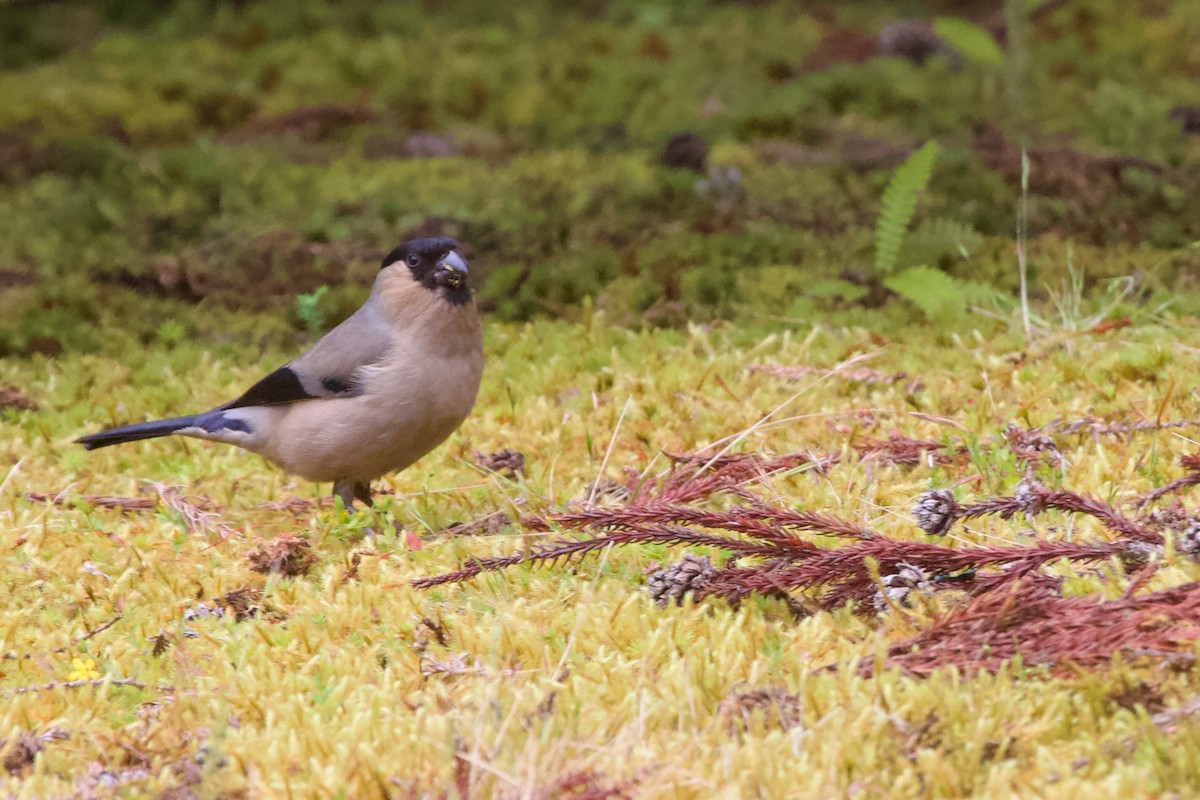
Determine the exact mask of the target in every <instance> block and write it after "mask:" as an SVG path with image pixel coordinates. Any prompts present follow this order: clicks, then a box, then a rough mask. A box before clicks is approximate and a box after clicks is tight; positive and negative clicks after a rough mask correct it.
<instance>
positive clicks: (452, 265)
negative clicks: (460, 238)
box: [381, 236, 471, 305]
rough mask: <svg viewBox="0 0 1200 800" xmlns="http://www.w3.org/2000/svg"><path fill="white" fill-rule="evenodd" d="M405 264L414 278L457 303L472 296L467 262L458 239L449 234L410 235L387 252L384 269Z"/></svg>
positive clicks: (459, 303) (465, 300) (468, 299)
mask: <svg viewBox="0 0 1200 800" xmlns="http://www.w3.org/2000/svg"><path fill="white" fill-rule="evenodd" d="M391 266H396V267H401V266H402V267H406V268H407V269H408V271H409V272H411V273H412V276H413V280H415V281H416V282H417V283H419V284H421V285H422V286H424V287H425V288H427V289H430V290H431V291H439V290H440V291H439V293H440V294H441V295H442V296H443V297H445V298H446V299H447V300H449V301H450V302H451V303H453V304H455V305H462V304H464V303H468V302H470V300H471V290H470V288H468V286H467V262H466V259H464V258H463V257H462V256H461V255H459V253H458V242H457V241H455V240H454V239H451V238H450V237H448V236H429V237H425V238H423V239H411V240H409V241H407V242H405V243H404V244H402V245H400V246H399V247H397V248H396V249H395V250H393V251H392V252H390V253H388V254H387V257H386V258H384V259H383V265H382V267H381V269H387V268H388V267H391Z"/></svg>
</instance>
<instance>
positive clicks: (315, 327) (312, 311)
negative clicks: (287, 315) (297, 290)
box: [296, 285, 329, 339]
mask: <svg viewBox="0 0 1200 800" xmlns="http://www.w3.org/2000/svg"><path fill="white" fill-rule="evenodd" d="M328 293H329V287H328V286H325V285H321V286H318V287H317V288H316V290H315V291H312V292H309V293H308V294H301V295H297V296H296V316H297V317H298V318H299V319H300V321H301V322H302V323H304V330H306V331H307V332H308V335H309V336H310V337H312V338H314V339H315V338H316V337H318V336H320V335H321V333H322V332H323V331H324V330H325V322H326V317H325V312H324V311H322V310H321V298H323V297H324V296H325V295H326V294H328Z"/></svg>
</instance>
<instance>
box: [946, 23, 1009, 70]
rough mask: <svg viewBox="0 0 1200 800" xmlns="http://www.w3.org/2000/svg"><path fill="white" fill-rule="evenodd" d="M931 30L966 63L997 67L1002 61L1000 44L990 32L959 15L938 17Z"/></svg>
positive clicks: (1002, 55)
mask: <svg viewBox="0 0 1200 800" xmlns="http://www.w3.org/2000/svg"><path fill="white" fill-rule="evenodd" d="M933 30H934V32H935V33H936V34H937V35H938V38H939V39H941V40H942V41H943V42H945V43H946V44H948V45H950V46H951V47H953V48H954V49H955V50H956V51H958V54H959V55H961V56H962V57H963V58H964V59H965V60H966V61H967V62H968V63H971V64H976V65H978V66H981V67H999V66H1001V65H1002V64H1003V63H1004V51H1003V50H1001V49H1000V45H998V44H996V40H995V39H993V38H992V35H991V34H990V33H988V32H987V31H985V30H984V29H983V28H981V27H979V26H978V25H976V24H975V23H973V22H969V21H967V20H965V19H962V18H961V17H938V18H937V19H935V20H934V21H933Z"/></svg>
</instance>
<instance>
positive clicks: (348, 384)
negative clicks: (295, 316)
mask: <svg viewBox="0 0 1200 800" xmlns="http://www.w3.org/2000/svg"><path fill="white" fill-rule="evenodd" d="M391 344H392V339H391V332H390V330H389V329H388V326H387V324H386V323H385V322H384V321H383V319H382V317H380V315H379V312H378V310H377V309H376V307H375V305H374V303H373V302H371V301H368V302H367V304H366V305H364V306H363V307H362V308H360V309H359V310H358V311H356V312H355V313H354V314H353V315H352V316H351V317H350V318H349V319H347V320H346V321H345V322H343V323H342V324H341V325H339V326H337V327H336V328H334V329H333V330H331V331H330V332H329V333H327V334H325V336H324V337H323V338H322V339H321V340H320V341H319V342H317V343H316V344H315V345H313V347H312V349H311V350H309V351H308V352H307V353H304V354H303V355H301V356H299V357H298V358H296V359H294V360H293V361H291V362H289V363H288V364H285V365H284V366H282V367H280V368H279V369H277V370H275V371H274V372H272V373H271V374H270V375H268V376H267V377H265V378H263V379H262V380H260V381H259V382H258V383H256V384H254V385H253V386H251V387H250V388H249V389H247V390H246V392H245V394H243V395H242V396H241V397H239V398H237V399H236V400H231V401H230V402H228V403H226V404H225V405H223V406H221V407H220V408H221V410H227V409H231V408H244V407H246V406H274V405H283V404H286V403H295V402H297V401H299V400H312V399H314V398H329V397H354V396H356V395H358V394H359V393H361V391H362V389H361V386H360V383H359V377H360V370H361V369H362V368H363V367H369V366H371V365H372V364H375V363H377V362H378V361H379V360H380V359H382V358H383V357H384V355H385V354H386V353H387V351H388V350H389V349H390V348H391Z"/></svg>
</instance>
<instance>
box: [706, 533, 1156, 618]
mask: <svg viewBox="0 0 1200 800" xmlns="http://www.w3.org/2000/svg"><path fill="white" fill-rule="evenodd" d="M1139 555H1140V554H1139V553H1137V552H1135V551H1133V550H1132V549H1131V547H1130V543H1129V542H1111V543H1103V544H1079V543H1075V542H1041V543H1038V544H1037V545H1033V546H1011V547H973V548H963V549H954V548H950V547H944V546H942V545H936V544H925V543H922V542H900V541H895V540H891V539H882V538H879V539H874V540H868V541H863V542H856V543H854V544H851V545H847V546H845V547H838V548H831V549H819V548H816V549H815V552H814V553H811V554H809V555H808V556H807V557H792V558H791V559H789V561H787V562H783V563H776V564H773V565H771V567H770V568H764V567H763V566H762V565H752V566H745V567H741V566H730V567H725V568H723V569H719V570H716V571H714V573H713V574H712V576H711V577H710V579H709V582H708V585H707V587H706V588H705V589H704V591H703V595H704V596H706V597H710V596H716V597H724V598H726V599H729V600H732V601H738V600H741V599H743V598H745V597H747V596H749V595H751V594H773V593H779V592H785V593H791V592H794V591H798V590H805V589H816V588H820V587H824V586H827V587H829V588H828V589H827V590H826V592H825V594H823V595H822V596H821V597H820V598H819V601H818V602H819V605H820V606H821V607H822V608H827V609H832V608H837V607H838V606H841V605H844V604H845V603H847V602H853V603H856V604H859V605H860V607H862V608H866V607H867V605H872V604H870V603H868V601H872V600H873V598H874V595H875V593H876V592H877V590H878V587H877V586H876V584H875V581H874V578H873V577H872V575H871V572H870V570H869V569H868V566H867V565H868V559H871V560H873V561H874V562H875V563H877V564H878V565H879V571H880V573H882V574H885V575H886V574H892V573H896V574H900V573H901V571H902V570H904V569H906V568H907V569H917V570H920V571H922V572H923V573H924V574H926V575H927V576H929V578H928V582H929V585H930V586H931V587H940V586H954V587H955V588H971V585H972V584H976V585H982V586H985V587H986V586H991V585H995V584H1005V583H1011V582H1012V581H1013V580H1014V579H1015V578H1017V577H1020V576H1022V575H1024V574H1027V573H1029V572H1031V571H1033V570H1036V569H1037V568H1039V567H1041V566H1042V565H1044V564H1047V563H1049V562H1052V561H1058V560H1068V561H1103V560H1106V559H1109V558H1113V557H1125V558H1132V559H1137V558H1138V557H1139ZM986 567H1002V568H1003V570H1004V571H1003V572H1001V573H997V574H993V575H986V576H981V575H978V574H975V573H977V571H978V570H981V569H983V568H986ZM964 570H966V571H969V572H968V573H967V574H966V575H959V574H957V573H962V572H963V571H964Z"/></svg>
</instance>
